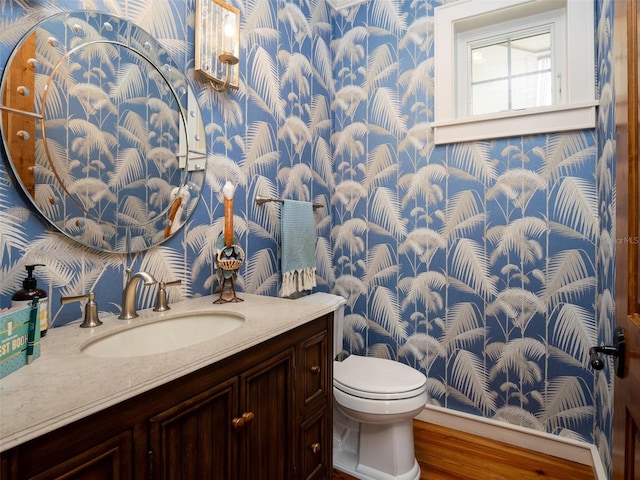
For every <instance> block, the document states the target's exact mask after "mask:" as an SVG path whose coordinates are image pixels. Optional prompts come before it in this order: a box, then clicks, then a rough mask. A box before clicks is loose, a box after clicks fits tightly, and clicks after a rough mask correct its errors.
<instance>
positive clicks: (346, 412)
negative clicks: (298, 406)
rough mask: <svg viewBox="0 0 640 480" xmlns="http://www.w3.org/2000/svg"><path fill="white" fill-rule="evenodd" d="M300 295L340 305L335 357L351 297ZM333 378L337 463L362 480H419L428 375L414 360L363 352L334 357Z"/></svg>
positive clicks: (337, 467) (339, 467)
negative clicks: (416, 434) (419, 429)
mask: <svg viewBox="0 0 640 480" xmlns="http://www.w3.org/2000/svg"><path fill="white" fill-rule="evenodd" d="M300 300H303V301H309V302H314V303H321V304H324V305H331V306H333V307H334V309H335V314H334V338H333V354H334V358H335V356H336V355H338V354H339V353H340V352H341V351H342V336H343V331H344V305H345V303H346V302H345V299H344V298H342V297H340V296H337V295H331V294H328V293H314V294H311V295H308V296H306V297H301V298H300ZM333 377H334V379H333V399H334V409H333V466H334V467H335V468H336V469H338V470H340V471H343V472H345V473H348V474H349V475H352V476H354V477H356V478H359V479H362V480H419V479H420V467H419V465H418V462H417V461H416V458H415V454H414V446H413V423H412V420H413V417H415V416H416V415H417V414H418V413H419V412H421V411H422V409H423V408H424V406H425V404H426V402H427V387H426V382H427V378H426V377H425V376H424V375H423V374H422V373H420V372H419V371H417V370H415V369H414V368H411V367H409V366H408V365H405V364H402V363H399V362H394V361H392V360H386V359H381V358H374V357H362V356H358V355H350V356H349V357H347V358H346V359H345V360H343V361H341V362H340V361H334V362H333Z"/></svg>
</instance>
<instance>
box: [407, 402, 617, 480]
mask: <svg viewBox="0 0 640 480" xmlns="http://www.w3.org/2000/svg"><path fill="white" fill-rule="evenodd" d="M416 420H420V421H423V422H429V423H433V424H436V425H441V426H443V427H447V428H452V429H454V430H459V431H461V432H465V433H469V434H472V435H479V436H482V437H484V438H489V439H491V440H496V441H499V442H504V443H507V444H509V445H515V446H518V447H521V448H526V449H529V450H532V451H534V452H539V453H543V454H545V455H553V456H556V457H561V458H565V459H567V460H571V461H573V462H576V463H580V464H583V465H590V466H591V467H592V468H593V471H594V474H595V475H596V478H597V479H598V480H607V479H608V477H607V475H606V473H605V470H604V466H603V465H602V461H601V460H600V456H599V455H598V449H597V448H596V446H595V445H592V444H590V443H586V442H580V441H577V440H573V439H570V438H564V437H560V436H558V435H552V434H550V433H545V432H538V431H536V430H532V429H530V428H524V427H520V426H517V425H511V424H508V423H505V422H499V421H497V420H492V419H490V418H484V417H480V416H478V415H471V414H468V413H464V412H457V411H455V410H451V409H447V408H442V407H436V406H433V405H426V406H425V408H424V410H423V411H422V412H421V413H419V414H418V416H417V417H416Z"/></svg>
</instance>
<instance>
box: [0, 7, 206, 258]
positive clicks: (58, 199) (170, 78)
mask: <svg viewBox="0 0 640 480" xmlns="http://www.w3.org/2000/svg"><path fill="white" fill-rule="evenodd" d="M1 87H2V106H1V107H0V109H2V131H3V140H4V142H5V146H6V149H7V152H8V157H9V160H10V162H11V164H12V165H11V166H12V168H13V172H14V174H15V176H16V177H17V179H18V183H19V184H20V185H21V186H22V188H23V190H24V191H25V193H26V194H27V195H28V197H29V198H30V199H31V201H32V202H33V203H34V205H35V206H36V208H37V209H38V211H39V212H40V214H41V215H42V216H43V217H44V218H45V219H47V220H48V221H49V222H50V223H51V224H52V225H53V226H54V227H55V228H57V229H58V230H59V231H61V232H62V233H65V234H66V235H67V236H69V237H70V238H72V239H74V240H76V241H78V242H79V243H81V244H83V245H86V246H89V247H92V248H96V249H98V250H104V251H109V252H120V253H125V252H137V251H142V250H145V249H147V248H149V247H151V246H154V245H157V244H159V243H161V242H162V241H164V240H165V239H167V238H169V237H170V236H171V235H172V234H173V233H175V232H176V231H177V230H178V229H179V228H180V226H182V225H183V224H184V222H185V221H186V220H187V218H188V217H189V215H190V214H191V212H192V211H193V209H194V208H195V205H196V204H197V202H198V198H199V194H200V188H201V185H202V181H203V177H204V172H203V171H204V160H205V158H206V146H205V145H204V127H203V123H202V119H201V116H200V111H199V108H198V106H197V103H196V102H195V99H194V97H193V95H192V94H190V92H189V85H188V83H187V79H186V77H185V76H184V74H183V73H182V72H181V71H180V70H179V69H178V68H177V67H176V66H175V64H174V63H173V62H172V60H171V58H170V56H169V54H168V53H167V52H166V51H165V50H164V49H163V48H162V47H161V45H160V44H159V43H158V42H157V41H155V40H154V39H153V38H152V37H151V36H150V35H149V34H148V33H146V32H145V31H143V30H142V29H140V28H138V27H136V26H135V25H134V24H132V23H131V22H128V21H126V20H123V19H120V18H118V17H114V16H112V15H109V14H106V13H98V12H90V11H83V12H70V13H64V14H60V15H56V16H53V17H50V18H48V19H47V20H45V21H43V22H41V23H40V24H38V25H37V26H36V27H35V28H34V29H32V30H31V31H30V32H29V33H27V35H26V36H25V37H24V38H23V40H22V41H21V42H20V43H19V44H18V46H17V47H16V49H15V50H14V52H13V53H12V55H11V58H10V59H9V63H8V66H7V69H6V72H5V75H4V77H3V80H2V86H1ZM187 118H190V119H194V118H195V120H196V121H195V122H194V121H192V120H191V121H189V122H187ZM192 125H195V131H193V128H191V127H192Z"/></svg>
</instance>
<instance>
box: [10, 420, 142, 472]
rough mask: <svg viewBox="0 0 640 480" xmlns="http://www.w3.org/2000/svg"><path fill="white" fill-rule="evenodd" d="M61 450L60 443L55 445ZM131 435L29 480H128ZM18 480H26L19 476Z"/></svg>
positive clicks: (125, 433)
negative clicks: (20, 479)
mask: <svg viewBox="0 0 640 480" xmlns="http://www.w3.org/2000/svg"><path fill="white" fill-rule="evenodd" d="M59 448H64V443H63V444H62V445H60V446H59ZM131 452H132V442H131V432H124V433H122V434H120V435H118V436H116V437H113V438H111V439H109V440H107V441H106V442H103V443H101V444H99V445H96V446H95V447H92V448H89V449H88V450H86V451H84V452H82V453H81V454H79V455H76V456H74V457H71V458H69V459H68V460H66V461H65V462H62V463H60V464H59V465H56V466H55V467H53V468H50V469H48V470H46V471H45V472H42V473H40V474H38V475H35V476H29V478H30V479H32V480H49V479H60V478H64V479H65V480H116V479H117V480H129V479H131V478H132V476H133V463H132V460H131ZM18 478H26V477H25V476H22V475H19V476H18Z"/></svg>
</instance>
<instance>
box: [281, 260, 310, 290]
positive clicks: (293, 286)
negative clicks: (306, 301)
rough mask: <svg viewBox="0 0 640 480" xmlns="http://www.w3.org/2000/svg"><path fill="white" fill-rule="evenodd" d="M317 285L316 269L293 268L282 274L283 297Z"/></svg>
mask: <svg viewBox="0 0 640 480" xmlns="http://www.w3.org/2000/svg"><path fill="white" fill-rule="evenodd" d="M315 286H316V269H315V267H307V268H302V269H299V270H291V271H289V272H284V273H283V274H282V289H281V290H280V296H281V297H288V296H289V295H292V294H294V293H296V292H301V291H303V290H311V289H312V288H313V287H315Z"/></svg>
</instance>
